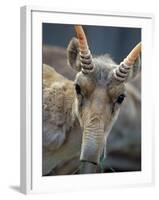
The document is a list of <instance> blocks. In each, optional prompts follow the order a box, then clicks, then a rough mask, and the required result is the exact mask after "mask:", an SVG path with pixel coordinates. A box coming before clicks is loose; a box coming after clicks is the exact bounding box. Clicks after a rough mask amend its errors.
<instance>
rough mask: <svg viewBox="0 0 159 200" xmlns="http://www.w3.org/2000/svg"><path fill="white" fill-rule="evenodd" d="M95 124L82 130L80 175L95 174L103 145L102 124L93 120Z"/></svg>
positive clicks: (97, 120)
mask: <svg viewBox="0 0 159 200" xmlns="http://www.w3.org/2000/svg"><path fill="white" fill-rule="evenodd" d="M94 121H95V123H93V125H92V126H91V127H90V126H89V125H87V127H85V128H84V132H83V137H82V146H81V156H80V160H81V163H82V164H81V174H87V173H96V172H97V166H98V164H99V161H100V157H101V154H102V152H103V149H104V145H105V135H104V125H103V124H104V123H103V122H101V121H100V120H99V119H94Z"/></svg>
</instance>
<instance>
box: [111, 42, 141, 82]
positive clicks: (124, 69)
mask: <svg viewBox="0 0 159 200" xmlns="http://www.w3.org/2000/svg"><path fill="white" fill-rule="evenodd" d="M140 52H141V42H140V43H138V44H137V45H136V46H135V47H134V48H133V50H132V51H131V52H130V53H129V54H128V56H127V57H126V58H125V59H124V60H123V61H122V62H121V63H120V65H119V67H118V68H116V69H115V70H114V77H115V79H116V80H118V81H121V82H123V81H125V80H126V79H127V78H128V76H129V72H130V70H131V68H132V67H133V64H134V63H135V61H136V59H137V58H138V56H139V55H140Z"/></svg>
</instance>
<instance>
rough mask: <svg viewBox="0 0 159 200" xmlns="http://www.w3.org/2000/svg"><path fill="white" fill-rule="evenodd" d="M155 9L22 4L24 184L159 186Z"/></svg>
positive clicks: (34, 188)
mask: <svg viewBox="0 0 159 200" xmlns="http://www.w3.org/2000/svg"><path fill="white" fill-rule="evenodd" d="M152 28H153V17H152V15H150V14H135V13H117V12H106V11H100V12H98V11H92V12H90V11H79V10H73V11H67V10H62V9H61V10H56V9H50V8H38V7H29V6H26V7H22V8H21V191H22V192H23V193H37V192H38V193H39V192H41V193H42V192H57V191H60V192H61V191H74V190H79V189H80V190H87V189H95V188H103V189H104V188H106V187H112V186H126V185H127V186H137V185H143V184H147V185H148V184H152V183H153V176H154V175H153V174H154V169H153V123H152V119H153V118H152V110H153V109H152V104H150V102H151V96H152V95H153V90H152V84H153V78H152V77H153V76H152V73H153V72H152V70H151V69H152V67H151V66H152V50H153V49H152V40H153V37H152V36H153V35H152Z"/></svg>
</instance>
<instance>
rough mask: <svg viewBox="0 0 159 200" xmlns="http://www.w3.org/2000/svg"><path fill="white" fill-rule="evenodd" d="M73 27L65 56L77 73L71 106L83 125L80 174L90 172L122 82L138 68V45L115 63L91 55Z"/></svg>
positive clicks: (114, 114) (121, 97)
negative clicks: (74, 93) (74, 35)
mask: <svg viewBox="0 0 159 200" xmlns="http://www.w3.org/2000/svg"><path fill="white" fill-rule="evenodd" d="M75 30H76V34H77V38H73V39H72V40H71V41H70V43H69V46H68V49H67V56H68V63H69V65H70V66H71V67H72V68H74V69H75V70H76V71H77V72H78V73H77V74H76V78H75V81H74V85H75V90H76V100H75V108H74V109H75V113H76V115H77V118H78V119H79V122H80V125H81V127H82V128H83V137H82V146H81V156H80V160H81V161H82V163H83V167H82V170H81V173H93V172H96V169H97V165H98V164H99V161H100V157H101V154H102V153H103V151H104V147H105V143H106V140H107V137H108V134H109V132H110V130H111V128H112V126H113V124H114V122H115V120H116V119H117V117H118V114H119V111H120V107H121V105H122V102H123V101H124V98H125V96H126V93H125V83H126V82H127V81H129V80H131V79H132V78H134V77H135V76H136V74H137V72H138V71H139V68H140V58H139V54H140V52H141V44H140V43H139V44H138V45H137V46H136V47H135V48H134V49H133V50H132V51H131V52H130V54H129V55H128V56H127V57H126V58H125V59H124V60H123V62H121V63H120V64H119V65H117V64H115V63H113V62H112V61H111V59H109V58H108V57H105V56H101V57H98V58H92V55H91V52H90V50H89V47H88V43H87V39H86V36H85V33H84V31H83V29H82V26H80V25H76V26H75Z"/></svg>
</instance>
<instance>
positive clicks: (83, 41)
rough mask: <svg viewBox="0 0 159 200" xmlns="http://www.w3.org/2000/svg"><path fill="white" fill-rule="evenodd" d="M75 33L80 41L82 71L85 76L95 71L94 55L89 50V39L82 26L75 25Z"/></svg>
mask: <svg viewBox="0 0 159 200" xmlns="http://www.w3.org/2000/svg"><path fill="white" fill-rule="evenodd" d="M75 31H76V34H77V38H78V41H79V53H80V61H81V66H82V67H81V70H82V72H83V73H84V74H88V73H90V72H92V71H93V70H94V64H93V62H92V55H91V52H90V50H89V46H88V43H87V38H86V35H85V33H84V30H83V28H82V26H81V25H75Z"/></svg>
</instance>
